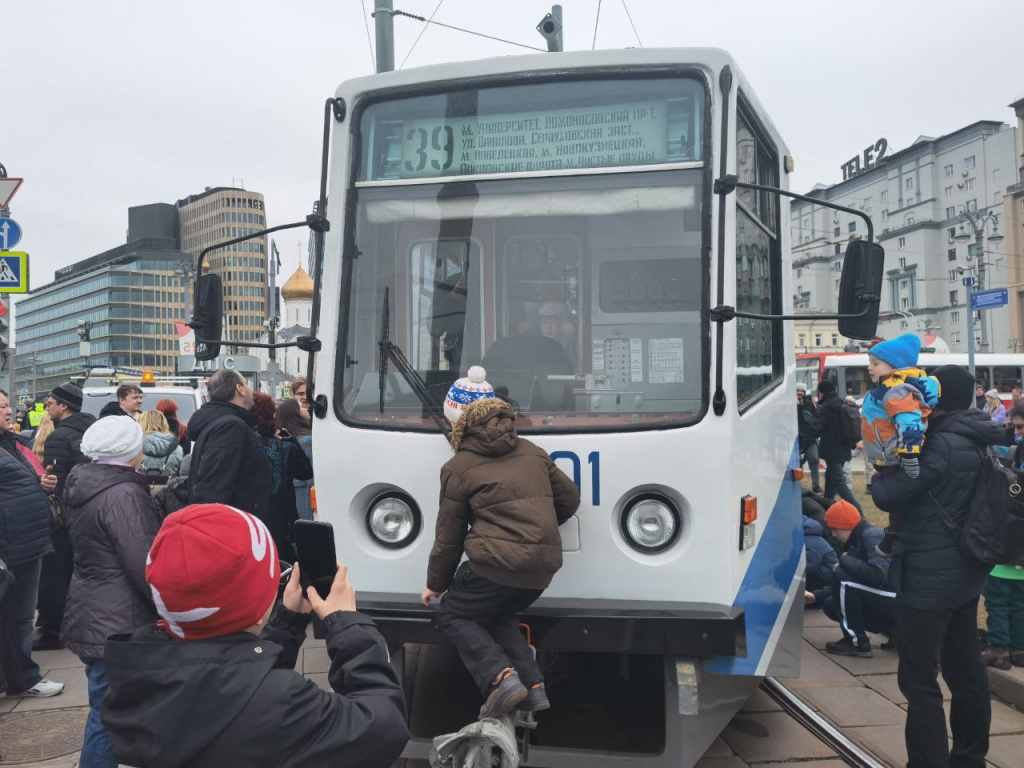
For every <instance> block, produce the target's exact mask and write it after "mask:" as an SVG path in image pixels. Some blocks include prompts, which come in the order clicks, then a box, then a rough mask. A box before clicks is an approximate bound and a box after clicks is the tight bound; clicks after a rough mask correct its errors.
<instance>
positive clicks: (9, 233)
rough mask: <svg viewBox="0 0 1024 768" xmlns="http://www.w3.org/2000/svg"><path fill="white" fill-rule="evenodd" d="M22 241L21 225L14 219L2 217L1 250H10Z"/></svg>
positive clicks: (0, 225)
mask: <svg viewBox="0 0 1024 768" xmlns="http://www.w3.org/2000/svg"><path fill="white" fill-rule="evenodd" d="M20 242H21V225H19V224H18V222H16V221H15V220H14V219H2V218H0V251H9V250H11V248H13V247H14V246H16V245H17V244H18V243H20Z"/></svg>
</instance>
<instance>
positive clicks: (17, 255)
mask: <svg viewBox="0 0 1024 768" xmlns="http://www.w3.org/2000/svg"><path fill="white" fill-rule="evenodd" d="M0 293H28V254H27V253H25V252H24V251H0Z"/></svg>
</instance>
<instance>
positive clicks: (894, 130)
mask: <svg viewBox="0 0 1024 768" xmlns="http://www.w3.org/2000/svg"><path fill="white" fill-rule="evenodd" d="M373 5H374V0H362V1H361V0H293V1H292V2H287V3H285V2H281V1H280V0H275V1H273V2H272V1H271V0H203V1H202V2H200V1H199V0H176V1H175V2H170V1H169V0H165V1H164V2H155V1H147V2H143V1H141V0H95V1H94V2H91V3H85V2H81V0H3V3H2V7H0V29H2V31H3V35H2V41H3V47H2V51H3V58H2V61H3V71H2V79H0V84H2V87H0V99H2V101H0V163H3V164H4V165H6V167H7V170H8V174H9V175H10V176H21V177H24V178H25V183H24V184H23V185H22V188H21V190H20V191H19V192H18V194H17V196H16V197H15V199H14V201H13V203H12V205H11V212H12V217H13V218H14V219H16V220H17V221H18V222H19V223H20V224H21V225H22V227H23V229H24V230H25V237H24V239H23V241H22V243H21V245H20V246H19V248H21V249H24V250H27V251H29V252H30V254H31V256H32V285H33V287H38V286H41V285H43V284H45V283H47V282H50V281H51V280H52V278H53V272H54V270H55V269H57V268H60V267H62V266H65V265H67V264H70V263H72V262H74V261H77V260H80V259H83V258H87V257H89V256H93V255H95V254H97V253H99V252H101V251H104V250H106V249H108V248H112V247H115V246H117V245H119V244H121V243H123V242H124V240H125V231H126V229H127V225H128V214H127V209H128V207H129V206H132V205H142V204H146V203H154V202H174V201H175V200H177V199H179V198H181V197H185V196H186V195H188V194H190V193H194V192H201V191H202V190H203V188H204V187H206V186H228V185H231V184H232V183H233V182H234V183H235V184H238V185H242V184H243V180H244V186H245V187H246V188H247V189H251V190H255V191H258V192H262V193H263V194H264V195H265V197H266V202H267V219H268V223H269V224H270V225H275V224H282V223H286V222H288V221H295V220H298V219H300V218H303V217H304V216H305V215H306V213H307V212H308V211H309V209H310V206H311V204H312V201H313V199H314V198H315V197H316V195H317V189H318V184H319V155H320V143H321V135H322V109H323V102H324V99H325V98H327V97H329V96H331V95H333V93H334V90H335V88H336V86H337V85H338V83H340V82H341V81H342V80H345V79H348V78H351V77H356V76H362V75H366V74H369V73H370V72H371V71H372V68H371V58H370V56H371V54H370V47H369V42H368V39H367V30H366V27H365V26H364V22H365V21H368V22H369V24H370V34H371V36H372V33H373V28H372V25H373V21H372V19H366V17H365V16H364V9H365V11H370V10H372V6H373ZM598 5H599V3H598V0H566V1H565V2H563V7H564V9H565V10H564V13H565V23H566V33H565V48H566V50H585V49H590V47H591V45H592V44H593V41H594V29H595V17H596V14H597V10H598ZM436 6H437V0H395V7H396V8H398V9H402V10H406V11H408V12H410V13H415V14H419V15H422V16H430V14H431V13H432V12H433V11H434V9H435V7H436ZM626 6H628V8H629V11H630V12H631V14H632V18H633V21H634V22H635V24H636V30H637V32H638V33H639V37H640V40H641V41H642V43H643V45H644V46H645V47H655V46H658V47H661V46H714V47H720V48H724V49H726V50H728V51H729V52H731V53H732V54H733V55H734V56H735V57H736V59H737V60H738V62H739V65H740V67H741V69H742V70H743V71H744V73H745V74H746V76H747V78H748V80H749V81H750V82H751V84H752V85H753V87H754V89H755V91H756V92H757V93H758V95H759V97H760V99H761V102H762V103H763V104H764V106H765V107H766V109H767V110H768V111H769V112H770V114H771V116H772V118H773V120H774V122H775V125H776V126H777V127H778V129H779V130H780V132H781V133H782V135H783V137H784V138H785V140H786V142H787V144H788V145H789V148H790V151H791V152H792V154H793V155H794V157H795V158H796V169H797V170H796V173H795V174H794V178H793V179H792V187H793V188H794V189H795V190H796V191H806V190H808V189H810V188H811V187H812V186H813V185H814V183H816V182H824V183H835V182H836V181H839V180H840V179H841V178H842V176H841V171H840V166H841V165H842V164H843V163H844V162H845V161H846V160H848V159H850V158H851V157H853V156H854V155H856V154H860V153H861V152H862V151H863V149H864V148H865V147H867V146H869V145H871V144H873V143H874V142H875V140H876V139H878V138H880V137H885V138H886V139H888V142H889V147H890V149H891V150H900V149H903V148H904V147H906V146H908V145H909V144H910V143H911V142H913V140H914V139H915V138H916V137H918V136H919V135H921V134H927V135H931V136H939V135H942V134H944V133H948V132H950V131H952V130H955V129H957V128H960V127H963V126H965V125H968V124H970V123H972V122H975V121H977V120H982V119H990V120H1002V121H1004V122H1011V123H1012V122H1013V119H1014V118H1013V113H1012V110H1009V109H1007V107H1006V105H1007V104H1009V103H1010V102H1011V101H1014V100H1016V99H1017V98H1019V97H1021V96H1022V95H1024V76H1022V71H1024V68H1022V66H1021V65H1022V64H1024V53H1022V49H1021V46H1020V28H1021V22H1022V6H1021V0H989V1H987V2H986V1H985V0H981V1H980V2H977V3H974V4H965V3H963V2H962V0H861V2H857V3H848V2H842V3H840V2H834V1H833V0H816V1H815V2H788V1H787V0H780V1H778V2H767V1H766V0H743V1H742V2H740V1H737V0H717V1H716V2H705V3H698V2H693V0H686V1H685V2H682V1H680V0H626ZM549 8H550V3H549V2H543V1H542V0H517V1H516V2H508V1H505V2H495V1H492V0H444V2H443V3H442V5H441V7H440V9H439V10H438V11H437V15H436V16H435V19H436V20H437V21H441V22H444V23H447V24H453V25H457V26H460V27H467V28H469V29H472V30H475V31H479V32H482V33H486V34H490V35H495V36H498V37H505V38H510V39H512V40H515V41H518V42H522V43H526V44H529V45H535V46H539V47H543V45H544V43H543V40H542V39H541V37H540V36H539V35H538V34H537V33H536V32H535V31H534V27H535V25H536V24H537V22H538V21H539V20H540V18H541V17H542V16H543V15H544V13H546V12H547V10H549ZM421 32H424V25H423V24H422V23H421V22H419V21H415V20H412V19H408V18H397V19H396V20H395V36H396V43H395V48H396V66H397V65H399V64H401V62H402V60H403V59H405V57H406V55H407V53H408V52H409V51H410V49H411V48H412V46H413V43H414V41H415V40H416V37H417V36H418V35H419V34H420V33H421ZM596 44H597V46H598V47H599V48H623V47H628V46H635V45H637V41H636V38H635V37H634V35H633V32H632V29H631V27H630V24H629V21H628V19H627V17H626V12H625V10H624V4H623V2H622V0H603V2H602V3H601V15H600V23H599V25H598V27H597V38H596ZM524 52H527V51H524V50H523V49H520V48H516V47H513V46H510V45H506V44H503V43H499V42H495V41H492V40H486V39H483V38H479V37H473V36H470V35H467V34H464V33H460V32H455V31H451V30H448V29H444V28H441V27H437V26H430V27H427V28H426V29H425V32H424V34H423V36H422V39H420V41H419V43H418V44H417V45H416V47H415V49H414V50H413V51H412V55H411V56H410V57H409V60H408V63H407V64H406V67H415V66H422V65H425V64H434V63H438V62H444V61H454V60H473V59H479V58H485V57H489V56H506V55H516V54H517V53H524ZM305 238H306V233H305V232H302V231H301V230H296V231H294V232H286V233H283V234H282V235H280V236H279V237H278V238H277V243H278V247H279V249H280V250H281V253H282V255H283V258H284V260H285V265H284V272H285V277H287V275H288V274H290V273H291V272H292V271H293V270H294V268H295V266H296V264H297V248H296V245H297V243H298V242H299V241H300V240H302V241H304V240H305ZM303 252H304V248H303Z"/></svg>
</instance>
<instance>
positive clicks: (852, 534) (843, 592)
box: [814, 500, 896, 658]
mask: <svg viewBox="0 0 1024 768" xmlns="http://www.w3.org/2000/svg"><path fill="white" fill-rule="evenodd" d="M825 523H826V524H827V525H828V527H829V528H831V529H832V535H833V536H835V538H836V539H838V541H839V542H840V544H842V546H843V554H842V557H840V558H839V564H838V565H836V567H835V569H834V571H833V575H834V577H835V581H834V582H833V585H832V588H831V589H830V590H828V592H827V593H823V594H816V595H814V597H815V598H816V599H817V600H821V601H823V606H822V607H823V608H824V610H825V615H826V616H828V617H829V618H830V619H832V620H834V621H837V622H839V627H840V629H842V632H843V637H842V639H841V640H838V641H836V642H830V643H827V644H826V645H825V650H826V651H828V652H829V653H834V654H837V655H839V656H859V657H862V658H871V657H872V656H874V652H873V651H872V650H871V641H870V640H868V635H867V633H868V632H869V631H871V632H884V633H885V634H890V633H891V632H892V625H893V618H894V616H895V597H896V593H895V592H892V591H890V590H889V587H888V577H889V562H890V561H889V560H888V559H887V558H886V557H883V556H882V555H881V554H879V553H878V551H877V550H876V549H875V547H876V545H877V544H878V542H880V541H881V540H882V538H883V536H884V535H885V534H884V532H883V531H882V529H881V528H878V527H877V526H874V525H871V523H869V522H868V521H867V520H864V519H863V518H861V516H860V512H859V511H858V510H857V508H856V507H855V506H853V504H850V503H849V502H848V501H842V500H840V501H837V502H836V503H835V504H833V505H832V506H831V507H829V508H828V512H826V513H825ZM883 647H884V648H886V649H889V648H890V647H894V646H890V644H889V643H886V644H885V645H883Z"/></svg>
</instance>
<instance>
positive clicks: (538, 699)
mask: <svg viewBox="0 0 1024 768" xmlns="http://www.w3.org/2000/svg"><path fill="white" fill-rule="evenodd" d="M1022 653H1024V652H1022ZM550 708H551V702H549V701H548V695H547V693H546V692H545V690H544V683H534V684H533V685H531V686H529V687H528V688H527V689H526V698H525V699H523V700H522V701H521V702H519V703H518V704H516V706H515V709H516V711H517V712H540V711H541V710H544V709H550Z"/></svg>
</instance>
